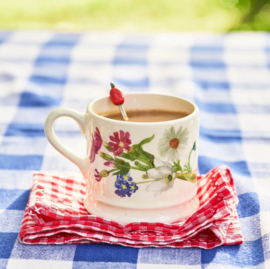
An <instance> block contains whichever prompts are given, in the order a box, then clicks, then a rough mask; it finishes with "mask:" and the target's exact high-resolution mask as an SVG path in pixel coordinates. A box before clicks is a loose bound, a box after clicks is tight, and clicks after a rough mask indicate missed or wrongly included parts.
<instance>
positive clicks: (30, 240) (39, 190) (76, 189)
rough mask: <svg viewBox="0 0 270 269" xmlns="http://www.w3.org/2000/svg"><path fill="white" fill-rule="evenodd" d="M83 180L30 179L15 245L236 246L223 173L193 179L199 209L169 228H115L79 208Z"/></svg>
mask: <svg viewBox="0 0 270 269" xmlns="http://www.w3.org/2000/svg"><path fill="white" fill-rule="evenodd" d="M85 184H86V182H85V179H84V178H74V177H66V176H52V175H48V174H45V173H34V184H33V188H32V190H31V193H30V197H29V201H28V204H27V206H26V209H25V213H24V217H23V221H22V226H21V230H20V233H19V241H20V242H21V243H24V244H85V243H99V242H103V243H110V244H120V245H124V246H129V247H172V248H183V247H200V248H204V249H211V248H213V247H216V246H220V245H232V244H241V243H242V242H243V237H242V234H241V226H240V222H239V219H238V215H237V211H236V206H237V204H238V198H237V195H236V191H235V185H234V180H233V177H232V174H231V172H230V170H229V168H228V167H226V166H220V167H217V168H214V169H212V170H211V171H209V172H208V173H207V174H206V175H201V176H198V178H197V184H198V193H197V195H198V198H199V200H200V207H199V209H198V210H197V211H196V212H194V213H193V214H192V215H190V216H189V217H188V218H187V219H186V220H185V221H183V222H179V223H173V224H164V223H147V222H134V223H130V224H127V225H121V224H119V223H117V222H114V221H110V220H107V219H103V218H100V217H97V216H93V215H90V214H89V213H88V212H87V211H86V209H85V208H84V206H83V199H84V196H85Z"/></svg>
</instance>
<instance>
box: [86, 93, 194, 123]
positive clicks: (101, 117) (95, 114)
mask: <svg viewBox="0 0 270 269" xmlns="http://www.w3.org/2000/svg"><path fill="white" fill-rule="evenodd" d="M128 95H153V96H154V95H155V96H166V97H173V98H175V99H180V100H183V101H185V102H187V103H189V104H191V105H192V106H193V108H194V110H193V111H192V112H191V113H190V114H188V115H187V116H185V117H183V118H178V119H175V120H169V121H157V122H130V121H121V120H115V119H109V118H106V117H103V116H101V115H99V114H97V113H96V112H95V111H94V110H93V109H92V107H93V105H94V104H95V103H96V102H98V101H100V100H102V99H106V98H110V96H109V95H107V96H104V97H101V98H98V99H96V100H94V101H92V102H91V103H89V104H88V105H87V108H86V111H87V112H89V113H90V114H91V115H93V116H95V117H96V118H97V119H99V120H101V121H105V122H107V123H117V124H124V125H141V126H145V125H162V124H165V123H168V122H170V123H174V122H179V121H180V122H181V121H186V120H189V119H190V118H193V117H194V116H196V115H197V114H198V113H199V108H198V106H197V105H196V104H195V103H194V102H192V101H191V100H189V99H186V98H183V97H179V96H175V95H172V94H162V93H151V92H129V93H125V96H128Z"/></svg>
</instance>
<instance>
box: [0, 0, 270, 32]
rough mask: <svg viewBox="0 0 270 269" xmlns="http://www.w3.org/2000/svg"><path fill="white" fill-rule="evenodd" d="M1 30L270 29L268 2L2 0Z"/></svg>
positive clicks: (234, 0)
mask: <svg viewBox="0 0 270 269" xmlns="http://www.w3.org/2000/svg"><path fill="white" fill-rule="evenodd" d="M0 28H1V29H56V30H57V29H58V30H68V31H73V30H75V31H78V30H79V31H80V30H82V31H84V30H103V31H109V30H116V31H124V32H155V31H164V32H165V31H211V32H225V31H230V30H262V31H269V30H270V0H0Z"/></svg>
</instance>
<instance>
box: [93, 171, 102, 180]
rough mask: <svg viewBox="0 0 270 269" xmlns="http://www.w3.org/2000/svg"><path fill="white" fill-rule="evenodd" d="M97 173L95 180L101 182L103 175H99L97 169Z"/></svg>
mask: <svg viewBox="0 0 270 269" xmlns="http://www.w3.org/2000/svg"><path fill="white" fill-rule="evenodd" d="M95 172H96V174H94V176H95V179H96V181H98V182H99V181H100V180H101V175H100V174H99V172H98V170H97V169H95Z"/></svg>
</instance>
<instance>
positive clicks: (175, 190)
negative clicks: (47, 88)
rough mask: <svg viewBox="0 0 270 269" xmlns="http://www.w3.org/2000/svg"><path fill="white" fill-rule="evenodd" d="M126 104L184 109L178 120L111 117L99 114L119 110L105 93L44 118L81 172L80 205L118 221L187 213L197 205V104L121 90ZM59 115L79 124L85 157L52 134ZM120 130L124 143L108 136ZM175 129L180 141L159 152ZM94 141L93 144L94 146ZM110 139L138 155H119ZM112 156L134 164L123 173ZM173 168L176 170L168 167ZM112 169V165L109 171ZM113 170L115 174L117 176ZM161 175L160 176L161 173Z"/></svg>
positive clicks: (177, 218) (173, 219) (162, 219)
mask: <svg viewBox="0 0 270 269" xmlns="http://www.w3.org/2000/svg"><path fill="white" fill-rule="evenodd" d="M125 107H126V108H127V110H129V109H146V108H147V109H160V110H171V111H183V112H187V113H189V115H188V116H186V117H184V118H180V119H177V120H172V121H166V122H151V123H146V122H143V123H137V122H136V123H135V122H124V121H117V120H112V119H108V118H105V117H102V116H100V115H99V114H103V113H105V112H113V111H116V110H118V108H117V107H116V106H114V105H113V104H112V102H111V101H110V99H109V97H104V98H101V99H98V100H96V101H94V102H92V103H90V104H89V105H88V107H87V109H86V114H81V113H79V112H76V111H74V110H71V109H66V108H59V109H56V110H54V111H52V112H51V113H50V114H49V116H48V118H47V120H46V122H45V133H46V136H47V138H48V140H49V142H50V143H51V144H52V145H53V146H54V147H55V148H56V149H57V150H58V151H59V152H60V153H62V154H63V155H64V156H65V157H67V158H68V159H69V160H71V161H72V162H73V163H75V164H76V165H77V166H78V167H79V168H80V170H81V172H82V174H83V176H84V177H85V178H86V180H87V195H86V197H85V200H84V206H85V208H86V209H87V211H88V212H89V213H91V214H94V215H97V216H100V217H104V218H107V219H109V220H113V221H117V222H119V223H122V224H127V223H130V222H138V221H147V222H163V223H173V222H176V221H182V220H184V219H186V218H187V217H188V216H189V215H190V214H192V213H193V212H194V211H195V210H196V209H197V208H198V206H199V201H198V198H197V196H196V194H197V184H196V179H195V178H196V177H195V176H196V171H197V160H198V154H197V152H198V150H197V144H198V135H199V111H198V108H197V106H196V105H195V104H194V103H192V102H190V101H188V100H186V99H183V98H179V97H175V96H169V95H162V94H152V93H130V94H126V95H125ZM63 116H67V117H71V118H73V119H74V120H75V121H76V122H77V123H78V125H79V126H80V129H81V132H82V134H83V135H84V136H85V137H86V140H87V146H86V152H87V154H86V157H80V156H78V155H76V154H75V153H74V152H72V151H70V150H69V149H68V148H67V147H66V146H64V145H63V144H62V143H61V142H60V141H59V140H58V138H57V137H56V135H55V133H54V131H53V123H54V121H55V120H56V119H57V118H59V117H63ZM177 131H178V132H177ZM123 134H124V135H126V138H127V139H126V138H125V139H126V142H125V141H124V140H123V141H124V142H125V143H126V144H125V143H122V142H121V141H120V142H119V141H118V142H113V141H112V140H114V141H115V139H116V137H119V138H121V135H123ZM174 134H175V136H176V135H177V134H178V137H180V138H181V139H182V138H183V139H182V142H181V141H180V140H181V139H179V140H178V142H179V141H180V142H179V145H178V144H170V145H172V146H173V148H171V151H170V149H169V150H167V154H166V153H164V152H166V150H164V145H165V149H166V141H167V140H166V139H170V138H171V137H172V136H173V135H174ZM179 134H180V136H179ZM181 135H182V136H181ZM166 137H167V138H166ZM168 137H169V138H168ZM150 138H151V139H150ZM145 139H146V140H147V142H146V143H145V144H143V146H142V150H143V152H142V153H140V154H142V155H139V153H138V152H137V151H136V152H135V153H134V148H136V145H138V144H140V143H141V142H142V141H143V140H144V141H146V140H145ZM120 140H121V139H120ZM178 142H177V143H178ZM101 143H102V144H101ZM113 143H114V144H113ZM164 143H165V144H164ZM181 143H182V144H181ZM109 144H110V145H109ZM94 145H96V146H95V147H94ZM111 145H116V146H115V147H117V150H118V149H119V148H120V147H121V146H122V147H124V148H123V150H124V151H123V152H124V153H129V152H131V154H135V155H132V156H133V157H134V156H142V157H136V158H139V159H136V160H133V159H132V160H130V159H125V158H124V157H123V156H124V155H121V154H120V155H119V152H120V151H116V150H114V151H112V149H114V148H113V147H112V146H111ZM134 145H135V146H134ZM177 145H178V147H177V148H176V146H177ZM132 146H134V147H132ZM162 150H163V151H162ZM169 152H170V153H171V154H169ZM104 154H105V155H104ZM115 154H116V155H115ZM117 154H118V156H117ZM149 154H150V155H151V156H153V162H152V164H151V167H150V166H149V162H151V160H152V159H151V158H152V157H151V156H150V155H149ZM104 156H105V157H104ZM144 156H150V157H149V158H150V159H151V160H150V159H149V160H148V159H147V160H146V161H145V162H143V161H144V159H143V157H144ZM133 157H132V158H133ZM104 158H105V159H104ZM115 158H118V160H119V159H120V160H123V162H125V163H126V164H125V165H124V166H125V167H126V166H127V165H128V167H129V168H130V167H133V168H130V169H129V171H128V172H129V173H128V175H127V176H125V178H124V174H122V175H120V174H121V173H122V172H121V171H124V170H125V172H126V169H124V170H121V169H120V168H121V167H123V162H121V164H120V168H119V163H118V164H117V165H116V162H115V160H116V159H115ZM108 159H109V161H108ZM90 160H91V162H90ZM141 160H143V161H141ZM178 160H180V163H179V164H180V166H181V169H183V170H179V169H180V168H179V169H178V167H179V166H177V165H176V163H177V161H178ZM135 162H136V165H135ZM138 162H139V164H140V169H145V170H140V169H139V168H138V166H137V165H139V164H138ZM105 163H106V165H105ZM108 163H109V164H108ZM127 163H128V164H127ZM147 163H148V164H147ZM142 164H143V168H142V166H141V165H142ZM108 165H110V166H108ZM184 165H186V166H184ZM116 166H117V167H116ZM172 169H173V170H177V169H178V170H177V171H176V172H175V171H173V172H172ZM185 169H186V170H185ZM111 170H113V171H112V172H110V171H111ZM120 170H121V171H120ZM119 171H120V172H119ZM113 173H120V174H119V175H118V176H117V175H113ZM161 176H162V177H164V178H162V179H161ZM124 179H126V181H125V180H124ZM127 179H128V180H127ZM129 180H131V181H129ZM116 182H117V183H116ZM123 182H124V183H123ZM117 184H118V185H117ZM150 185H151V186H150ZM123 188H124V189H123ZM131 188H133V190H132V189H131ZM117 190H118V192H117ZM121 195H122V197H121Z"/></svg>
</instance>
